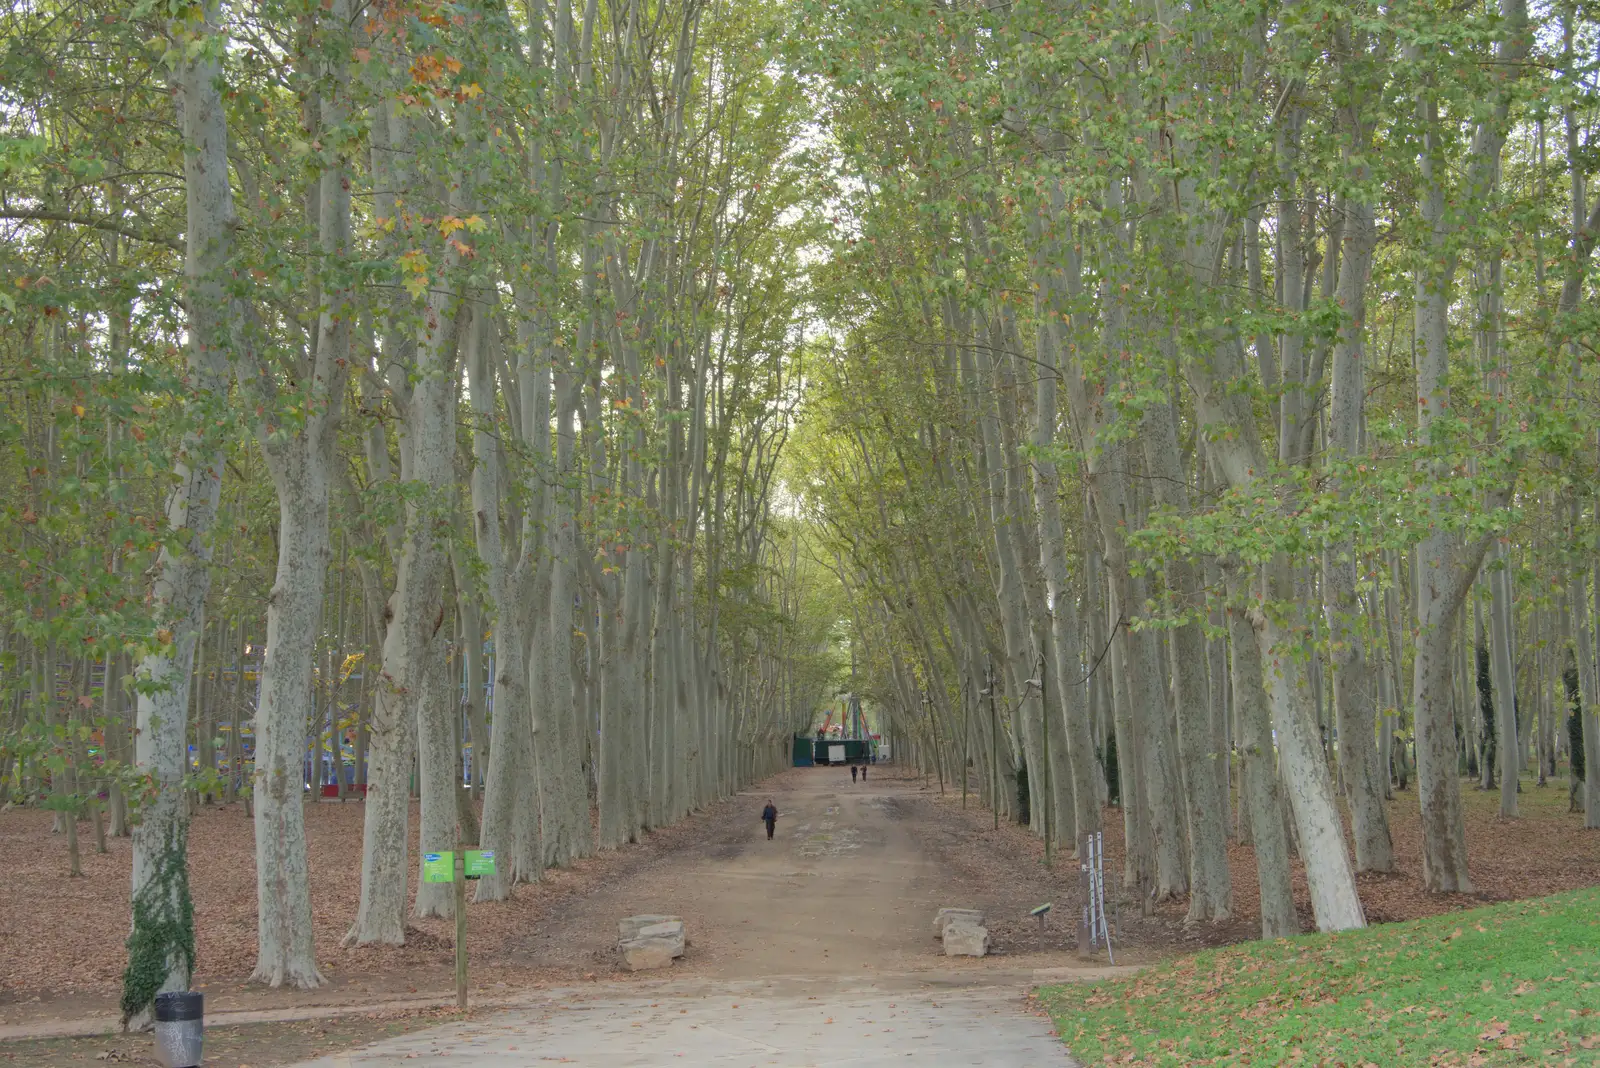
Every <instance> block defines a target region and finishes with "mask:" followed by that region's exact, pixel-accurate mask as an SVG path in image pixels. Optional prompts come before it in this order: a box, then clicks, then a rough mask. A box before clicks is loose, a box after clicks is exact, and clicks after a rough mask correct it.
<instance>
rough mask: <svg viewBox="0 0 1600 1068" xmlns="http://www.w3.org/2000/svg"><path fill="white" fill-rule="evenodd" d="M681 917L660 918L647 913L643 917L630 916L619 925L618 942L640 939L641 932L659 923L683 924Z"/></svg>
mask: <svg viewBox="0 0 1600 1068" xmlns="http://www.w3.org/2000/svg"><path fill="white" fill-rule="evenodd" d="M682 922H683V918H682V917H680V916H658V915H656V914H654V913H645V914H644V915H642V916H629V917H627V918H626V919H624V920H623V921H622V922H621V923H619V924H617V940H618V941H619V942H626V941H627V940H628V939H630V938H638V937H639V932H640V931H641V930H643V929H644V928H646V927H653V926H654V925H656V924H658V923H682Z"/></svg>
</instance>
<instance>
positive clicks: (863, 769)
mask: <svg viewBox="0 0 1600 1068" xmlns="http://www.w3.org/2000/svg"><path fill="white" fill-rule="evenodd" d="M861 781H862V782H866V781H867V766H866V765H865V764H863V765H861Z"/></svg>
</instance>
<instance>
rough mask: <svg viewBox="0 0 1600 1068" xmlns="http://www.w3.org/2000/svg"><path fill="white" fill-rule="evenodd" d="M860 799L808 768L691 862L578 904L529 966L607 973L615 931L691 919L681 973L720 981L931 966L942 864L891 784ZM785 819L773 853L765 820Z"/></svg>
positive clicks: (757, 797) (741, 814) (694, 852)
mask: <svg viewBox="0 0 1600 1068" xmlns="http://www.w3.org/2000/svg"><path fill="white" fill-rule="evenodd" d="M882 783H883V785H881V786H880V785H878V783H876V782H871V783H869V784H867V785H857V786H854V787H852V786H851V784H850V780H849V777H848V773H841V772H839V771H838V770H836V769H835V770H829V769H811V770H808V771H804V772H800V773H790V774H787V775H784V776H781V777H780V778H779V779H777V780H775V781H773V782H772V783H770V784H768V790H767V791H766V792H763V793H747V794H743V795H741V796H740V798H739V799H738V801H739V804H737V805H736V806H735V807H734V809H733V811H732V812H731V813H730V814H729V817H728V818H727V819H725V820H724V821H722V822H721V823H720V824H719V825H718V826H715V827H713V828H710V829H709V830H710V833H709V834H707V835H706V836H705V837H704V838H703V839H702V840H701V841H700V842H698V843H696V844H695V846H694V847H693V848H691V849H687V850H684V851H681V852H679V853H675V854H671V855H669V856H667V857H664V858H662V861H661V862H659V863H657V864H655V865H652V866H651V867H649V868H647V869H646V870H643V871H640V872H638V873H635V874H634V875H633V876H632V877H630V878H627V879H624V880H621V881H620V882H618V883H616V884H614V885H612V886H609V887H607V888H605V889H602V890H600V891H598V892H595V893H592V894H590V895H587V896H585V897H583V898H581V899H577V900H574V901H572V902H570V903H569V904H568V905H567V906H566V907H564V908H561V909H558V910H556V911H555V912H554V914H553V915H551V916H550V918H549V919H548V920H546V921H545V922H544V923H542V924H540V925H539V927H538V928H537V929H536V930H535V931H534V932H533V935H532V937H531V938H530V939H529V941H528V943H527V946H526V949H525V951H524V953H525V959H526V960H527V963H529V964H532V965H534V966H538V967H550V968H562V967H568V968H574V969H576V968H579V967H582V966H584V964H585V963H586V962H589V966H590V967H591V968H594V969H599V970H605V971H609V970H610V967H609V965H610V964H611V963H612V961H613V958H614V955H615V943H616V937H617V935H616V930H617V921H618V920H619V919H620V918H622V917H623V916H628V915H632V914H636V913H646V912H666V913H671V914H674V915H680V916H683V917H684V919H685V921H686V922H687V924H688V929H689V935H690V938H691V940H692V942H693V946H692V952H691V954H690V955H689V957H688V958H687V960H686V963H685V966H684V967H683V968H682V971H684V972H687V973H689V974H694V975H702V976H714V977H718V978H728V979H734V978H752V977H767V976H774V975H818V974H826V975H839V974H855V973H858V972H872V971H880V972H897V971H904V970H906V969H910V968H917V967H924V966H928V965H930V964H932V963H934V961H935V960H942V959H943V958H942V957H940V958H935V957H934V952H933V951H934V949H935V943H934V942H933V941H932V937H931V935H932V930H931V926H930V923H931V919H932V916H933V913H934V911H936V910H937V909H938V907H939V906H940V905H941V904H959V903H960V902H959V901H948V900H943V899H942V898H941V897H940V895H941V893H949V892H951V891H950V889H949V888H948V887H947V886H946V887H942V886H941V884H942V883H943V882H944V881H945V880H944V879H943V877H942V876H941V872H940V870H939V866H938V864H937V863H936V862H935V861H934V859H933V858H932V857H930V856H929V855H928V854H927V853H926V851H924V850H923V849H921V848H920V847H919V846H918V845H917V843H916V841H915V840H914V839H913V838H912V836H911V834H910V833H909V832H908V830H907V828H906V826H905V821H904V819H903V818H902V817H903V814H904V812H905V809H906V807H907V802H908V801H910V800H911V798H912V797H913V796H914V794H915V790H914V788H907V787H906V786H905V785H904V784H898V783H897V782H895V781H893V780H889V779H887V777H885V778H884V779H883V780H882ZM769 797H770V798H771V799H772V800H773V801H774V802H775V803H776V805H777V807H778V812H779V819H778V827H777V835H776V837H775V838H774V839H773V840H772V841H770V842H769V841H768V840H767V838H766V831H765V828H764V827H763V825H762V824H761V822H760V820H759V814H760V811H761V807H762V805H763V804H765V802H766V800H767V799H768V798H769Z"/></svg>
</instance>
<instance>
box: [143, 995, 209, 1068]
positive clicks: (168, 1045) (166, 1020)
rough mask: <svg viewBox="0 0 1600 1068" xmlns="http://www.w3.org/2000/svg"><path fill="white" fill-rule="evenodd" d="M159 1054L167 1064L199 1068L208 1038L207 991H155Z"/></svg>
mask: <svg viewBox="0 0 1600 1068" xmlns="http://www.w3.org/2000/svg"><path fill="white" fill-rule="evenodd" d="M155 1017H156V1019H155V1026H156V1056H157V1057H159V1058H160V1059H161V1063H162V1065H163V1066H164V1068H199V1065H200V1059H201V1058H200V1048H201V1045H202V1043H203V1041H204V1038H205V995H204V994H198V993H196V992H194V991H193V990H174V991H171V992H169V993H166V994H157V995H156V1012H155Z"/></svg>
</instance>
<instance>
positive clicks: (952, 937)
mask: <svg viewBox="0 0 1600 1068" xmlns="http://www.w3.org/2000/svg"><path fill="white" fill-rule="evenodd" d="M944 955H945V956H947V957H986V956H988V955H989V929H988V928H987V927H980V926H978V925H977V924H973V923H962V922H960V921H957V922H955V923H951V924H947V925H946V926H945V929H944Z"/></svg>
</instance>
